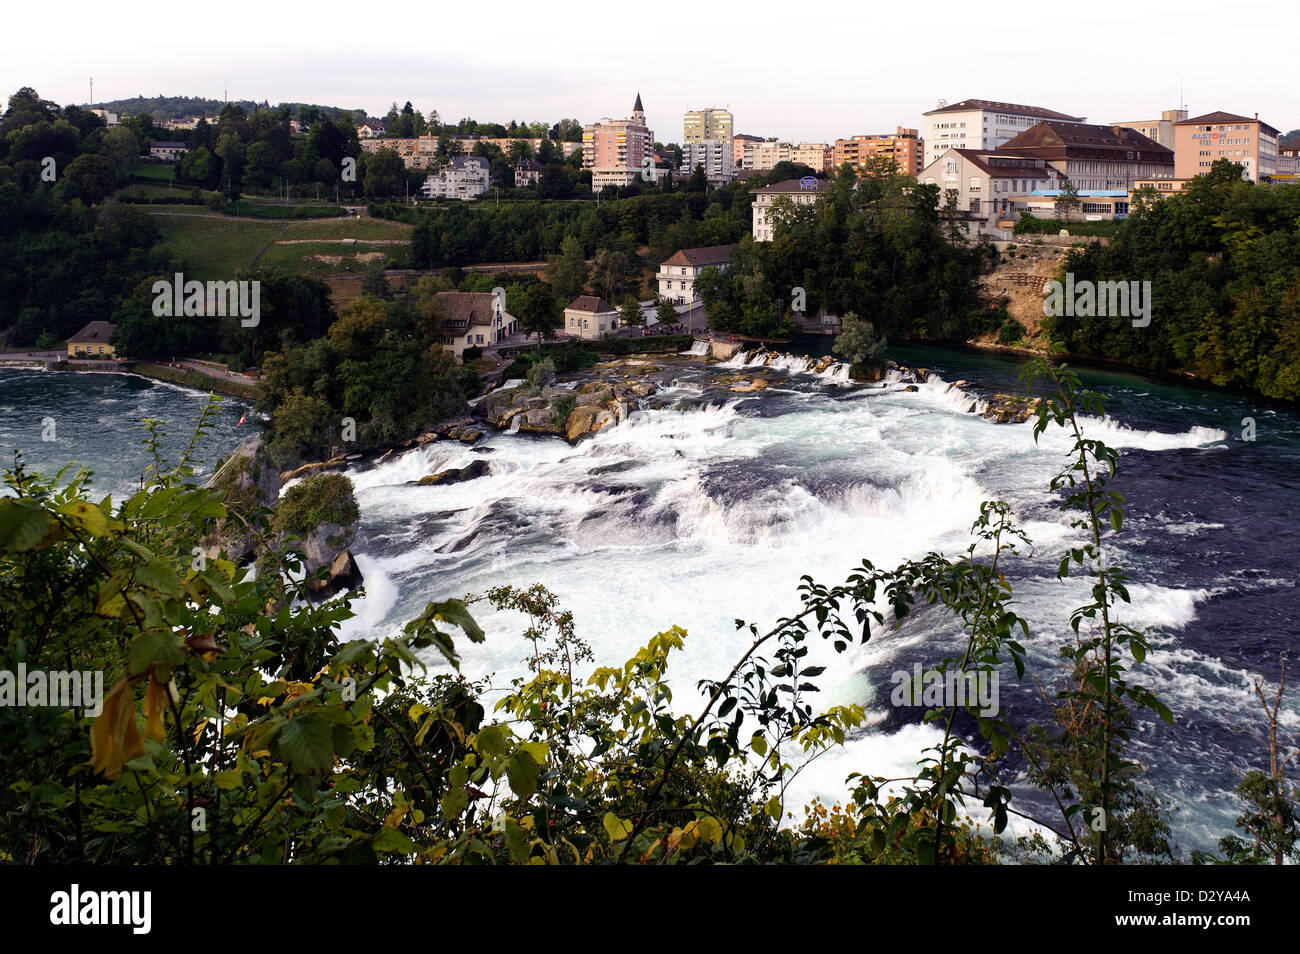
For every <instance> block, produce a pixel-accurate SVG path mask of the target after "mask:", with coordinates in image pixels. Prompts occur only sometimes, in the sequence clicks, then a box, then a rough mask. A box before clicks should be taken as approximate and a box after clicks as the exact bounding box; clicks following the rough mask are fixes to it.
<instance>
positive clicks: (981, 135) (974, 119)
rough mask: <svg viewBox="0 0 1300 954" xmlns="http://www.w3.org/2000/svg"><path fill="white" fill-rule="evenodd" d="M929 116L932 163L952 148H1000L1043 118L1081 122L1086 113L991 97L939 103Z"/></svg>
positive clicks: (927, 150)
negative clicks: (1069, 113)
mask: <svg viewBox="0 0 1300 954" xmlns="http://www.w3.org/2000/svg"><path fill="white" fill-rule="evenodd" d="M922 115H923V116H924V117H925V158H924V160H923V163H924V165H925V166H927V167H928V166H930V165H932V164H933V163H934V161H935V160H936V159H938V158H939V157H940V156H942V155H943V154H944V153H945V152H947V151H948V150H949V149H974V150H977V151H979V150H992V149H997V148H998V147H999V146H1001V145H1002V144H1003V143H1005V142H1007V141H1008V140H1011V139H1014V138H1015V137H1016V136H1018V135H1020V134H1021V133H1022V132H1024V131H1025V130H1026V129H1029V128H1030V127H1031V126H1033V125H1035V124H1036V123H1040V122H1042V121H1043V120H1051V121H1054V122H1064V123H1081V122H1083V121H1084V117H1083V116H1068V115H1066V114H1065V113H1058V112H1057V111H1056V110H1054V109H1044V108H1043V107H1041V106H1021V105H1019V104H1017V103H1000V102H996V101H994V100H988V99H963V100H962V101H961V102H960V103H953V104H952V105H951V106H949V105H948V104H947V103H945V102H943V101H942V100H940V102H939V106H938V107H937V108H935V109H932V110H930V111H929V112H926V113H922Z"/></svg>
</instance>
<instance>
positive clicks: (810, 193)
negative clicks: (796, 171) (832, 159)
mask: <svg viewBox="0 0 1300 954" xmlns="http://www.w3.org/2000/svg"><path fill="white" fill-rule="evenodd" d="M828 187H829V186H828V184H827V181H826V180H825V179H818V178H816V177H815V176H805V177H804V178H802V179H785V180H784V181H782V182H777V183H774V184H772V185H770V186H765V187H764V188H762V189H752V190H750V194H751V195H753V196H754V206H753V210H752V212H753V224H752V226H751V229H752V231H753V233H754V240H755V241H757V242H770V241H772V240H773V239H774V238H776V231H775V229H774V223H773V222H772V220H771V217H770V213H771V211H772V204H773V203H774V202H775V201H776V200H777V199H778V198H780V197H782V196H785V197H786V198H788V199H789V200H790V201H791V202H793V203H794V204H795V205H816V204H817V202H818V201H819V200H820V199H821V197H822V196H823V195H825V194H826V190H827V188H828Z"/></svg>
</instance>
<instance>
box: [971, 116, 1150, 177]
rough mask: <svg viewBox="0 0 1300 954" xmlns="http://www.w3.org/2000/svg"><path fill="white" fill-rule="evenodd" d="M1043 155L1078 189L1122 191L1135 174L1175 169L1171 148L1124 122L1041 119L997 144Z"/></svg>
mask: <svg viewBox="0 0 1300 954" xmlns="http://www.w3.org/2000/svg"><path fill="white" fill-rule="evenodd" d="M997 153H998V154H999V155H1006V156H1022V157H1030V158H1034V159H1043V160H1045V161H1046V162H1047V163H1048V165H1050V166H1052V167H1053V168H1054V169H1056V171H1057V172H1059V173H1061V175H1062V176H1064V177H1065V178H1066V179H1068V180H1069V181H1070V184H1071V185H1072V186H1074V188H1075V189H1077V190H1079V191H1080V192H1082V191H1084V190H1098V191H1106V190H1112V191H1113V190H1118V189H1123V190H1125V191H1127V190H1128V189H1130V188H1132V186H1133V183H1134V182H1136V181H1137V180H1139V179H1159V178H1163V177H1172V176H1173V175H1174V153H1173V151H1172V150H1170V149H1167V148H1165V147H1164V146H1162V145H1160V144H1159V143H1158V142H1154V141H1152V140H1150V139H1148V138H1147V137H1146V136H1144V135H1142V134H1141V133H1139V132H1136V131H1134V130H1132V129H1129V128H1128V127H1127V126H1094V125H1091V124H1088V123H1076V122H1054V121H1053V122H1041V123H1038V124H1037V125H1035V126H1033V127H1032V128H1030V129H1027V130H1025V131H1024V132H1023V133H1021V134H1020V135H1019V136H1016V137H1015V138H1014V139H1010V140H1008V141H1007V142H1005V143H1003V144H1002V145H1001V146H1000V147H998V149H997Z"/></svg>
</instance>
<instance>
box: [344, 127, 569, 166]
mask: <svg viewBox="0 0 1300 954" xmlns="http://www.w3.org/2000/svg"><path fill="white" fill-rule="evenodd" d="M439 140H440V137H439V136H433V135H429V136H415V137H410V138H398V137H396V136H393V137H383V138H371V139H361V140H360V145H361V150H362V152H369V153H375V152H379V151H380V150H383V149H391V150H392V151H393V152H395V153H397V154H398V155H399V156H400V157H401V158H402V163H403V164H404V165H405V166H406V168H408V169H432V168H434V167H436V166H437V165H438V144H439ZM452 141H453V142H455V143H456V148H457V149H459V150H460V154H461V155H464V156H468V155H470V154H472V153H473V152H474V149H475V147H477V146H478V145H479V143H484V144H486V145H490V146H496V147H497V148H498V149H500V150H501V151H502V152H503V153H504V154H505V155H506V157H507V158H509V156H510V155H511V151H512V147H513V146H514V144H515V143H517V142H526V143H528V144H529V146H530V147H531V148H532V151H533V153H534V154H535V153H537V151H538V150H539V149H541V145H542V140H541V139H487V138H479V137H477V136H453V137H452ZM551 145H553V146H554V147H555V148H556V149H558V150H559V152H560V155H561V156H565V157H567V156H569V155H570V154H571V153H572V152H573V151H574V150H575V149H581V148H582V143H580V142H555V143H552V144H551Z"/></svg>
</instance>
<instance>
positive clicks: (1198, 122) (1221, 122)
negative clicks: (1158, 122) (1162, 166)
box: [1174, 110, 1280, 182]
mask: <svg viewBox="0 0 1300 954" xmlns="http://www.w3.org/2000/svg"><path fill="white" fill-rule="evenodd" d="M1279 135H1280V134H1279V133H1278V131H1277V130H1276V129H1274V128H1273V127H1272V126H1270V125H1269V124H1268V123H1265V122H1260V119H1259V113H1256V114H1255V118H1254V119H1250V118H1248V117H1246V116H1239V115H1237V114H1236V113H1225V112H1223V111H1221V110H1220V111H1216V112H1213V113H1206V114H1205V115H1204V116H1195V117H1193V118H1191V119H1184V120H1181V121H1179V122H1178V123H1176V124H1175V125H1174V156H1175V163H1176V170H1175V176H1176V177H1177V178H1179V179H1190V178H1191V177H1192V176H1203V175H1205V174H1206V173H1207V172H1209V171H1210V167H1211V166H1212V165H1214V163H1215V160H1217V159H1228V160H1230V161H1232V162H1235V163H1237V164H1239V165H1240V166H1241V177H1242V178H1243V179H1248V180H1250V181H1251V182H1259V181H1260V180H1261V179H1268V178H1271V177H1272V176H1273V175H1275V174H1276V172H1277V146H1278V136H1279Z"/></svg>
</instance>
